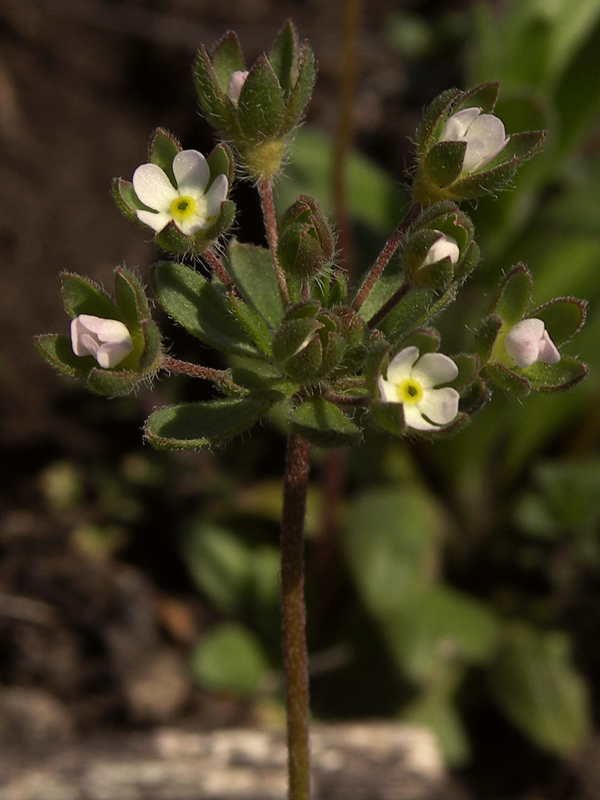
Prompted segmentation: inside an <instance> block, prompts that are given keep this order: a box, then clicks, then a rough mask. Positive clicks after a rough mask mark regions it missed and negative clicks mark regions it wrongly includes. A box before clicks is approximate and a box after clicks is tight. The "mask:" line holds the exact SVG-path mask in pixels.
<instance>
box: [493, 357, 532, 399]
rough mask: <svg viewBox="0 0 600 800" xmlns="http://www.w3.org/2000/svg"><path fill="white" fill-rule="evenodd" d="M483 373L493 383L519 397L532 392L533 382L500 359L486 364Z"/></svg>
mask: <svg viewBox="0 0 600 800" xmlns="http://www.w3.org/2000/svg"><path fill="white" fill-rule="evenodd" d="M482 373H483V375H484V377H485V378H486V379H488V380H489V381H491V383H493V384H495V385H496V386H498V387H499V388H500V389H504V391H506V392H509V393H512V394H516V395H517V396H518V397H526V396H527V395H528V394H529V393H530V392H531V384H530V382H529V381H528V380H527V378H525V377H523V376H522V375H517V374H516V373H515V372H513V370H511V369H508V367H505V366H504V364H500V363H499V362H498V361H492V362H491V363H490V364H486V366H485V367H484V368H483V370H482Z"/></svg>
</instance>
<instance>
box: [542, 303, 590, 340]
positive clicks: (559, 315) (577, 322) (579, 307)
mask: <svg viewBox="0 0 600 800" xmlns="http://www.w3.org/2000/svg"><path fill="white" fill-rule="evenodd" d="M586 313H587V303H586V302H585V300H578V299H577V298H576V297H556V298H555V299H554V300H550V302H548V303H544V305H541V306H538V307H537V308H534V309H533V311H530V312H529V313H528V314H527V316H528V317H534V318H537V319H541V320H542V322H543V323H544V325H545V326H546V330H547V331H548V334H549V336H550V338H551V339H552V341H553V342H554V344H555V345H556V346H557V347H559V346H560V345H562V344H565V342H569V341H570V340H571V339H572V338H573V336H575V334H576V333H577V332H578V331H579V330H580V329H581V327H582V325H583V323H584V322H585V317H586Z"/></svg>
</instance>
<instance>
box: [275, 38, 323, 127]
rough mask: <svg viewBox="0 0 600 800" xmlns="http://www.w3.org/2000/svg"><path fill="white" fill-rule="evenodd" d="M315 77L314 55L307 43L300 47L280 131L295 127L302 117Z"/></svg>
mask: <svg viewBox="0 0 600 800" xmlns="http://www.w3.org/2000/svg"><path fill="white" fill-rule="evenodd" d="M316 77H317V64H316V61H315V54H314V53H313V51H312V50H311V48H310V47H309V45H308V43H307V42H302V44H301V45H300V56H299V58H298V78H297V80H296V83H295V84H294V87H293V88H292V91H291V92H290V94H289V95H288V97H287V101H286V104H285V109H284V115H283V125H282V130H283V131H284V132H287V131H289V130H291V129H292V128H293V127H295V126H296V125H297V124H298V123H299V122H300V121H301V119H302V117H303V116H304V112H305V111H306V106H307V105H308V101H309V100H310V98H311V95H312V92H313V89H314V86H315V80H316Z"/></svg>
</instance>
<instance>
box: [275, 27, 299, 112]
mask: <svg viewBox="0 0 600 800" xmlns="http://www.w3.org/2000/svg"><path fill="white" fill-rule="evenodd" d="M298 48H299V43H298V34H297V33H296V28H295V27H294V24H293V23H292V21H291V20H288V21H287V22H286V23H285V25H284V26H283V28H282V29H281V30H280V31H279V33H278V34H277V36H276V38H275V41H274V42H273V47H272V48H271V52H270V53H269V64H270V65H271V67H272V68H273V72H274V73H275V75H276V76H277V80H278V81H279V85H280V86H281V88H282V89H283V96H284V97H286V98H287V96H288V95H289V93H290V91H291V90H292V86H294V84H295V83H296V81H297V79H298Z"/></svg>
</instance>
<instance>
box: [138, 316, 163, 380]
mask: <svg viewBox="0 0 600 800" xmlns="http://www.w3.org/2000/svg"><path fill="white" fill-rule="evenodd" d="M142 336H143V339H144V349H143V351H142V354H141V356H140V360H139V364H138V367H139V369H140V370H142V371H144V372H148V371H150V372H155V371H156V370H157V369H158V368H159V363H160V356H161V349H162V348H161V345H162V340H161V336H160V331H159V329H158V326H157V325H155V324H154V322H152V320H144V322H143V323H142Z"/></svg>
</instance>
